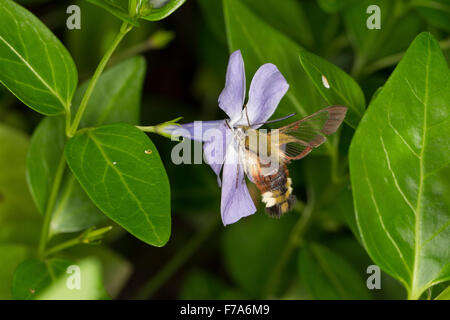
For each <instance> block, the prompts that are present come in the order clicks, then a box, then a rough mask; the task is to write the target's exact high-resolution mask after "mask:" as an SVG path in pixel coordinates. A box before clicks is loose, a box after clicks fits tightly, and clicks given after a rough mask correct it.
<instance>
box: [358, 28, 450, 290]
mask: <svg viewBox="0 0 450 320" xmlns="http://www.w3.org/2000/svg"><path fill="white" fill-rule="evenodd" d="M449 88H450V73H449V69H448V66H447V63H446V61H445V58H444V56H443V54H442V52H441V50H440V48H439V44H438V43H437V41H436V40H435V39H434V38H433V37H432V36H431V35H430V34H429V33H422V34H420V35H419V36H417V38H416V39H415V40H414V42H413V43H412V44H411V46H410V47H409V49H408V50H407V52H406V54H405V55H404V57H403V59H402V60H401V62H400V63H399V65H398V66H397V68H396V69H395V70H394V72H393V73H392V75H391V76H390V78H389V79H388V81H387V82H386V84H385V85H384V86H383V88H382V89H381V91H380V93H379V94H378V95H377V97H376V98H375V99H374V100H373V101H372V102H371V104H370V106H369V108H368V111H367V112H366V114H365V116H364V118H363V119H362V120H361V123H360V124H359V127H358V129H357V131H356V133H355V135H354V138H353V141H352V144H351V146H350V173H351V181H352V190H353V197H354V201H355V214H356V221H357V223H358V228H359V230H360V233H361V238H362V242H363V244H364V246H365V248H366V250H367V251H368V253H369V255H370V256H371V258H372V259H373V261H374V262H375V263H376V264H377V265H379V266H380V267H381V268H383V269H384V270H385V271H386V272H387V273H389V274H390V275H392V276H393V277H395V278H397V279H398V280H400V281H401V282H402V283H403V285H404V286H405V287H406V289H407V290H408V293H409V298H413V299H417V298H419V297H420V295H421V294H422V292H423V291H424V290H426V289H427V288H428V287H430V286H432V285H434V284H436V283H439V282H442V281H445V280H449V279H450V263H449V261H450V252H449V250H447V249H448V243H449V239H450V207H449V206H450V198H449V196H450V185H449V182H450V167H449V159H450V148H449V144H448V139H447V138H448V136H449V135H450V126H449V123H448V120H449V119H450V115H449V110H450V95H449V94H450V90H449Z"/></svg>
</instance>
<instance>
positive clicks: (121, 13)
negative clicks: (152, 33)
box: [87, 0, 139, 27]
mask: <svg viewBox="0 0 450 320" xmlns="http://www.w3.org/2000/svg"><path fill="white" fill-rule="evenodd" d="M87 1H88V2H90V3H92V4H94V5H96V6H98V7H100V8H102V9H105V10H106V11H108V12H109V13H111V14H112V15H114V16H115V17H117V18H119V19H120V20H122V21H125V22H128V23H131V24H132V25H134V26H137V27H138V26H139V22H137V19H135V18H133V17H130V15H129V13H128V0H87Z"/></svg>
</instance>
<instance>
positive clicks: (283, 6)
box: [242, 0, 315, 47]
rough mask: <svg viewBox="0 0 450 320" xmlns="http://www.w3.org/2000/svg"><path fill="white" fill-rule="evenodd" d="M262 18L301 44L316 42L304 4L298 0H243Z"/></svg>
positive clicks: (308, 44) (311, 44) (310, 45)
mask: <svg viewBox="0 0 450 320" xmlns="http://www.w3.org/2000/svg"><path fill="white" fill-rule="evenodd" d="M242 3H243V4H244V5H246V6H247V7H248V8H249V9H250V10H251V11H253V12H254V13H255V14H256V15H257V16H258V17H259V18H260V19H262V20H264V22H266V23H268V24H269V25H271V26H272V27H274V28H275V29H277V30H279V31H280V32H282V33H283V34H284V35H286V36H288V37H290V38H291V39H292V40H295V41H297V42H298V43H300V44H301V45H305V46H307V47H312V46H313V45H314V43H315V39H314V35H313V33H312V30H311V25H310V23H309V21H308V18H307V15H306V12H305V10H304V9H303V5H302V3H301V2H300V1H296V0H283V1H279V0H265V1H260V0H242Z"/></svg>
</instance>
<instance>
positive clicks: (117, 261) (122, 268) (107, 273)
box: [64, 245, 133, 298]
mask: <svg viewBox="0 0 450 320" xmlns="http://www.w3.org/2000/svg"><path fill="white" fill-rule="evenodd" d="M64 254H65V255H67V256H68V258H70V259H72V260H80V259H87V258H89V259H92V258H96V259H98V260H99V261H100V262H101V265H102V275H103V283H104V285H105V290H106V292H108V295H109V296H111V297H112V298H116V297H117V296H118V295H119V293H120V291H121V290H122V289H123V288H124V287H125V285H126V284H127V281H128V279H129V277H130V276H131V274H132V272H133V265H132V264H131V263H130V262H129V261H128V260H126V259H125V258H124V257H122V256H121V255H119V254H118V253H117V252H114V251H113V250H111V249H109V248H108V247H106V246H103V245H99V246H76V247H73V248H71V249H69V250H67V251H65V252H64Z"/></svg>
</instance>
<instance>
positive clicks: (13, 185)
mask: <svg viewBox="0 0 450 320" xmlns="http://www.w3.org/2000/svg"><path fill="white" fill-rule="evenodd" d="M28 145H29V139H28V137H27V136H26V135H25V134H24V133H22V132H20V131H18V130H16V129H12V128H10V127H8V126H4V125H1V124H0V146H1V147H0V242H1V243H6V242H14V243H26V244H35V243H36V242H37V240H38V239H39V233H40V223H41V218H40V216H39V214H38V213H37V210H36V207H35V206H34V204H33V201H32V199H31V196H30V193H29V192H28V189H27V186H26V180H25V157H26V152H27V149H28Z"/></svg>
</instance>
